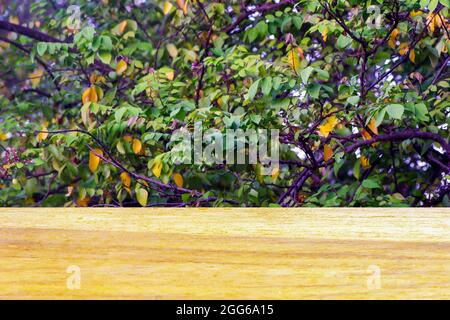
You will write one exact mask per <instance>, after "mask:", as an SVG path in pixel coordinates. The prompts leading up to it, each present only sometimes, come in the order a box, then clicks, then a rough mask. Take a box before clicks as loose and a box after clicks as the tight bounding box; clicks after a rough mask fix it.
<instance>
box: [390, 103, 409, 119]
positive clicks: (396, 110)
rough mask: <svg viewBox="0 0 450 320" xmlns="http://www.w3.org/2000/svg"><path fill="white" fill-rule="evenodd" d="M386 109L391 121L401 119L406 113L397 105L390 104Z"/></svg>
mask: <svg viewBox="0 0 450 320" xmlns="http://www.w3.org/2000/svg"><path fill="white" fill-rule="evenodd" d="M385 109H386V112H387V113H388V115H389V117H390V118H391V119H401V118H402V116H403V112H404V111H405V108H404V107H403V106H402V105H401V104H397V103H394V104H390V105H388V106H387V107H386V108H385Z"/></svg>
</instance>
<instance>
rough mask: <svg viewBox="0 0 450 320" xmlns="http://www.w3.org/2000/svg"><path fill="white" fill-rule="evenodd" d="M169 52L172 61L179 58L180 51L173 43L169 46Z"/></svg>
mask: <svg viewBox="0 0 450 320" xmlns="http://www.w3.org/2000/svg"><path fill="white" fill-rule="evenodd" d="M167 52H169V56H171V57H172V59H174V58H176V57H177V56H178V49H177V47H175V45H174V44H173V43H169V44H167Z"/></svg>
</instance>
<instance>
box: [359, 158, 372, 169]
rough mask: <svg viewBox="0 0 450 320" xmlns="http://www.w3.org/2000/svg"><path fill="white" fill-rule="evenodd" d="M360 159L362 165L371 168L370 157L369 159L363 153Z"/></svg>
mask: <svg viewBox="0 0 450 320" xmlns="http://www.w3.org/2000/svg"><path fill="white" fill-rule="evenodd" d="M359 161H360V162H361V165H362V167H363V168H364V169H368V168H370V162H369V159H367V157H366V156H364V155H361V158H359Z"/></svg>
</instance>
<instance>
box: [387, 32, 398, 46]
mask: <svg viewBox="0 0 450 320" xmlns="http://www.w3.org/2000/svg"><path fill="white" fill-rule="evenodd" d="M399 33H400V31H399V30H398V29H397V28H395V29H394V30H392V32H391V34H390V35H389V40H388V45H389V47H390V48H392V49H394V48H395V42H396V41H397V37H398V34H399Z"/></svg>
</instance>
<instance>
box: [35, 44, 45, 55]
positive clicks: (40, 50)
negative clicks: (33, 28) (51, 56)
mask: <svg viewBox="0 0 450 320" xmlns="http://www.w3.org/2000/svg"><path fill="white" fill-rule="evenodd" d="M36 49H37V53H38V54H39V55H40V56H43V55H44V54H45V51H46V50H47V43H45V42H39V43H38V44H37V48H36Z"/></svg>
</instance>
